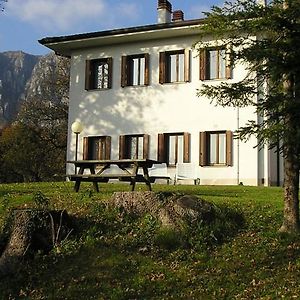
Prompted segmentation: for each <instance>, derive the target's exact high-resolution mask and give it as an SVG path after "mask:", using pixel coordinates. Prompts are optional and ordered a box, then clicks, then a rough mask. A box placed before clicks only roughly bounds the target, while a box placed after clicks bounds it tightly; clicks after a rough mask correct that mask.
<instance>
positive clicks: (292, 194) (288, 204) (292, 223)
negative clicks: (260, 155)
mask: <svg viewBox="0 0 300 300" xmlns="http://www.w3.org/2000/svg"><path fill="white" fill-rule="evenodd" d="M291 152H292V151H288V152H287V153H286V155H285V158H284V210H283V224H282V226H281V228H280V229H279V231H280V232H287V233H297V232H299V231H300V224H299V160H298V157H297V155H295V154H294V153H291Z"/></svg>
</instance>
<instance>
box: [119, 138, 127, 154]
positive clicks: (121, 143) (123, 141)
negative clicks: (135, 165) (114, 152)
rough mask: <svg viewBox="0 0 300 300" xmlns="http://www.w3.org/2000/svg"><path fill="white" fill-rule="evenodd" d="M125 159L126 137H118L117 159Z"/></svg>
mask: <svg viewBox="0 0 300 300" xmlns="http://www.w3.org/2000/svg"><path fill="white" fill-rule="evenodd" d="M125 158H127V157H126V136H125V135H120V137H119V159H125Z"/></svg>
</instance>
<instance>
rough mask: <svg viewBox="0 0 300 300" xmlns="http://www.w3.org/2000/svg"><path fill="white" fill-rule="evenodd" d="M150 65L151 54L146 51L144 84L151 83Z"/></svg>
mask: <svg viewBox="0 0 300 300" xmlns="http://www.w3.org/2000/svg"><path fill="white" fill-rule="evenodd" d="M149 66H150V55H149V53H145V75H144V84H145V85H149V82H150V81H149Z"/></svg>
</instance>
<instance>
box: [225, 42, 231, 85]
mask: <svg viewBox="0 0 300 300" xmlns="http://www.w3.org/2000/svg"><path fill="white" fill-rule="evenodd" d="M231 56H232V47H231V45H228V46H227V47H226V62H225V63H226V69H225V77H226V79H231V78H232V64H231Z"/></svg>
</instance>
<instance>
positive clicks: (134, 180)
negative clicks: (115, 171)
mask: <svg viewBox="0 0 300 300" xmlns="http://www.w3.org/2000/svg"><path fill="white" fill-rule="evenodd" d="M138 169H139V167H138V165H136V164H134V166H133V170H132V174H133V175H134V176H133V177H131V191H132V192H133V191H134V189H135V184H136V176H137V173H138Z"/></svg>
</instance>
